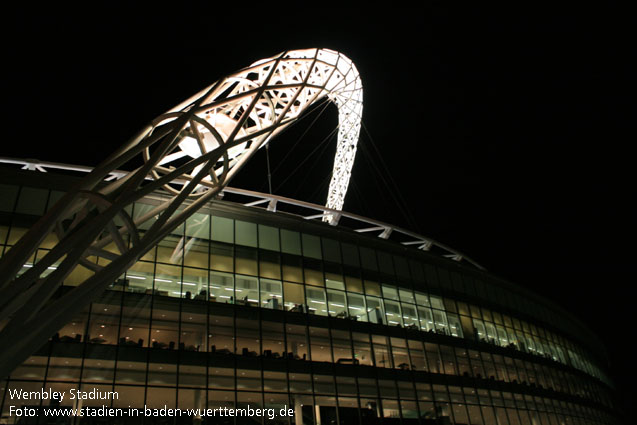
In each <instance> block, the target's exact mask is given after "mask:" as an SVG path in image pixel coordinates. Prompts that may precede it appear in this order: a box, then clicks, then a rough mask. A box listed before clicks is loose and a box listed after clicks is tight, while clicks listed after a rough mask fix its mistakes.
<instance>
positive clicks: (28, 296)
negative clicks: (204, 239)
mask: <svg viewBox="0 0 637 425" xmlns="http://www.w3.org/2000/svg"><path fill="white" fill-rule="evenodd" d="M326 97H327V98H328V100H330V101H332V102H334V103H335V104H336V106H337V107H338V117H339V129H338V138H337V143H338V145H337V152H336V157H335V161H334V169H333V171H332V178H331V182H330V187H329V194H328V199H327V208H328V209H327V210H326V212H325V213H324V216H323V220H324V221H328V222H330V223H331V224H336V222H337V221H338V218H339V211H340V210H341V208H342V206H343V200H344V197H345V193H346V191H347V186H348V183H349V179H350V175H351V170H352V166H353V163H354V157H355V154H356V144H357V141H358V136H359V133H360V126H361V114H362V108H363V107H362V101H363V90H362V84H361V80H360V77H359V74H358V71H357V70H356V67H355V66H354V64H353V63H352V61H351V60H349V59H348V58H347V57H345V56H344V55H342V54H340V53H338V52H335V51H331V50H327V49H308V50H293V51H286V52H283V53H281V54H280V55H277V56H274V57H271V58H268V59H263V60H260V61H258V62H255V63H253V64H252V65H250V66H249V67H247V68H244V69H242V70H240V71H238V72H236V73H234V74H231V75H228V76H226V77H224V78H222V79H220V80H219V81H217V82H216V83H214V84H212V85H211V86H209V87H208V88H206V89H204V90H202V91H201V92H200V93H198V94H196V95H195V96H193V97H191V98H190V99H188V100H186V101H185V102H182V103H181V104H180V105H178V106H176V107H175V108H173V109H171V110H170V111H168V112H166V113H165V114H163V115H161V116H159V117H158V118H156V119H155V120H154V121H152V122H151V123H150V124H149V125H148V126H147V127H146V128H144V129H143V130H142V131H141V132H140V133H139V134H138V135H137V136H135V137H134V138H133V139H131V140H130V141H129V142H128V143H127V144H126V145H125V146H123V147H122V148H120V149H119V150H118V151H117V152H115V153H114V154H112V155H111V156H109V157H108V158H106V159H105V160H104V161H103V163H102V164H101V165H100V166H98V167H97V168H95V169H94V170H93V171H92V172H91V173H90V174H89V175H88V176H87V177H86V178H84V179H83V180H82V181H81V183H80V184H79V185H78V186H77V187H75V188H73V189H71V190H69V192H67V193H66V194H65V196H64V197H63V198H62V199H61V200H60V201H59V202H57V204H56V205H55V206H54V207H53V208H51V209H50V210H49V211H48V212H47V214H46V215H45V216H44V217H42V219H41V220H40V221H39V222H38V223H36V224H35V225H34V226H33V227H32V228H31V229H30V230H29V231H28V232H27V233H26V234H25V235H24V236H23V237H22V239H21V240H20V241H19V242H18V243H17V244H16V245H15V246H14V247H13V248H12V249H11V250H10V251H9V252H8V253H7V254H6V255H5V256H4V257H3V258H2V259H1V260H0V347H2V350H0V377H2V376H5V375H7V374H8V373H9V372H10V371H11V370H13V368H15V367H16V366H17V365H19V364H20V363H21V362H22V361H24V360H25V359H26V358H27V357H28V356H29V355H30V354H31V353H32V352H34V351H35V350H37V349H38V348H39V347H40V346H41V345H42V344H43V343H44V342H45V341H46V340H47V338H49V337H50V336H51V335H52V334H53V333H55V331H56V330H58V329H59V328H60V327H61V326H63V325H64V324H65V323H66V322H68V321H70V320H71V319H72V317H73V316H74V315H76V314H77V313H78V312H79V311H80V310H81V309H83V308H84V307H86V306H87V305H88V304H89V303H90V302H91V300H92V299H93V298H94V297H95V296H97V295H99V294H100V293H101V292H102V291H103V290H104V289H105V288H106V287H107V286H108V285H109V284H111V283H112V282H114V281H115V280H116V279H117V278H118V277H119V276H120V275H121V274H122V273H123V272H124V271H125V270H127V269H128V268H129V267H131V266H132V265H133V264H134V263H135V262H136V261H137V260H138V259H139V258H140V257H141V256H142V255H144V253H146V252H147V251H148V250H150V249H151V248H152V247H154V246H155V245H156V244H157V243H158V242H159V241H161V240H162V239H163V238H164V237H165V236H167V235H168V234H170V232H171V231H172V230H174V229H175V228H176V227H178V226H179V225H180V224H181V223H183V222H184V221H185V220H186V219H187V218H188V217H190V216H191V215H192V214H193V213H194V212H196V211H197V210H198V209H199V208H200V207H201V206H203V205H204V204H205V203H206V202H208V201H209V200H211V199H213V198H214V197H215V196H216V195H217V194H218V193H219V192H220V191H221V190H222V189H223V187H224V186H226V185H227V184H228V182H229V181H230V180H231V179H232V177H233V176H234V175H235V174H236V173H237V172H238V171H239V169H240V168H241V167H242V166H243V165H244V164H245V163H246V162H247V161H248V160H249V159H250V158H251V157H252V155H254V153H255V152H256V151H257V150H258V149H259V148H261V147H263V146H265V144H266V143H267V142H268V141H269V140H271V139H272V138H273V137H274V136H276V135H277V134H278V133H279V132H281V131H282V130H284V129H285V128H286V127H287V126H289V125H290V124H292V123H293V122H294V121H295V120H297V119H298V118H299V116H300V115H301V114H302V113H303V111H305V110H306V109H307V108H308V107H309V106H310V105H312V104H313V103H314V102H316V101H318V100H320V99H324V98H326ZM139 156H141V157H142V158H143V165H142V166H140V167H139V168H137V169H136V170H134V171H132V172H130V173H128V174H126V175H125V176H122V177H121V178H119V179H116V180H112V179H111V181H110V182H109V183H108V184H107V185H104V180H105V179H106V180H109V176H112V175H113V174H112V172H113V171H114V170H117V169H119V168H120V167H122V166H123V165H125V164H127V163H130V162H131V160H133V159H134V158H136V157H139ZM162 187H163V188H164V189H166V190H167V191H168V192H169V193H170V194H171V197H170V198H169V199H167V200H166V201H165V202H164V203H162V204H161V205H158V206H157V207H155V208H154V209H153V210H152V211H150V212H149V213H147V214H146V215H144V216H142V217H138V218H136V219H135V220H133V219H132V218H131V217H130V216H129V215H128V213H127V211H130V206H131V205H132V204H133V203H134V202H135V201H138V200H140V199H141V198H143V197H144V196H146V195H149V194H150V193H152V192H153V191H155V190H157V189H160V188H162ZM141 228H144V229H146V230H145V231H140V229H141ZM51 235H54V239H56V240H57V241H58V242H57V243H56V245H55V246H54V248H53V249H51V250H50V251H49V252H48V253H47V255H46V256H44V257H43V258H42V259H40V260H39V261H37V262H36V263H35V264H33V265H32V266H31V267H30V268H28V270H27V271H26V272H24V273H23V274H19V273H20V270H22V268H23V265H24V264H28V261H29V259H30V258H31V256H32V255H33V253H34V252H35V250H36V249H37V247H38V246H40V244H41V243H42V242H43V241H44V240H45V238H47V237H49V236H51ZM187 243H188V241H182V242H181V243H180V244H178V247H184V248H182V249H185V247H186V246H187ZM97 257H99V258H100V261H99V264H98V263H96V261H95V258H97ZM77 267H85V268H87V269H89V270H90V271H91V273H92V275H91V276H90V277H89V278H87V279H86V280H85V281H84V282H83V283H82V284H80V285H79V286H77V287H75V288H73V289H72V290H71V291H69V292H68V293H66V294H65V295H63V296H61V297H58V298H55V299H53V294H54V293H55V291H56V290H57V289H58V288H59V286H60V284H61V282H63V281H64V279H65V278H66V277H67V276H68V275H69V274H70V273H71V272H72V271H73V270H75V269H76V268H77ZM51 270H53V271H52V272H51Z"/></svg>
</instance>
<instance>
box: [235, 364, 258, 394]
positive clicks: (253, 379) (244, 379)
mask: <svg viewBox="0 0 637 425" xmlns="http://www.w3.org/2000/svg"><path fill="white" fill-rule="evenodd" d="M237 390H259V391H261V390H263V386H262V384H261V371H260V370H251V369H237ZM238 394H244V393H238Z"/></svg>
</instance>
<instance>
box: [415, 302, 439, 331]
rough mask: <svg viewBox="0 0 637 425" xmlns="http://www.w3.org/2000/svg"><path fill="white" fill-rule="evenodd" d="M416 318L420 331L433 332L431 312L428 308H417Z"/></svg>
mask: <svg viewBox="0 0 637 425" xmlns="http://www.w3.org/2000/svg"><path fill="white" fill-rule="evenodd" d="M418 316H419V317H420V329H421V330H423V331H427V332H433V331H434V330H435V326H434V318H433V312H432V311H431V309H430V308H426V307H420V306H419V307H418Z"/></svg>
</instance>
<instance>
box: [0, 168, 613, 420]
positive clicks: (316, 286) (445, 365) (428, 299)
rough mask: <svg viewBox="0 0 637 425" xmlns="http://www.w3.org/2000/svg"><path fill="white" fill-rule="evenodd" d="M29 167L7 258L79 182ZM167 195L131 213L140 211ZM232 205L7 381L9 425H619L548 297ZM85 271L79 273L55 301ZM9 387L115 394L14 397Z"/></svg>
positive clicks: (5, 218)
mask: <svg viewBox="0 0 637 425" xmlns="http://www.w3.org/2000/svg"><path fill="white" fill-rule="evenodd" d="M26 168H29V167H26ZM32 168H35V169H36V170H33V171H28V170H19V169H17V168H15V167H14V166H11V165H7V164H4V165H3V166H2V167H1V168H0V244H1V245H0V253H3V255H4V254H6V252H7V251H8V250H9V249H10V248H11V247H12V245H14V244H15V243H16V241H17V240H18V239H19V238H20V237H21V236H22V235H23V234H24V233H25V232H26V230H27V229H28V228H29V227H30V226H32V225H33V224H34V223H35V222H36V221H37V220H38V218H39V217H40V216H42V215H43V214H44V213H45V212H46V211H47V210H48V209H50V208H51V206H52V205H53V203H54V202H55V201H56V200H58V199H60V198H61V197H62V195H63V194H64V192H65V191H66V190H68V188H69V187H72V186H73V185H74V184H75V183H76V182H77V181H78V179H79V177H77V176H76V175H72V174H73V172H71V171H68V170H66V171H63V170H57V171H56V170H55V169H52V168H51V169H48V172H47V173H42V172H39V171H37V169H41V167H40V168H38V167H32ZM63 168H64V167H63ZM75 169H76V170H77V168H75ZM168 196H169V194H167V193H166V192H165V191H163V190H158V191H155V192H153V193H152V194H150V195H148V196H145V197H144V198H143V199H140V200H139V201H137V202H135V203H134V204H133V205H131V206H130V207H129V208H128V209H127V212H128V214H129V215H130V216H131V217H133V219H135V218H136V217H141V216H143V215H144V214H145V213H146V212H148V211H150V210H152V208H153V206H155V205H158V204H159V203H161V202H162V200H164V199H166V198H167V197H168ZM232 196H233V195H232V193H231V192H230V191H226V192H225V196H224V198H223V199H215V200H212V201H210V202H208V203H207V204H206V205H205V206H204V207H202V208H201V209H200V210H199V211H198V212H197V213H195V214H193V215H192V216H191V217H190V218H189V219H188V220H186V222H185V223H184V224H183V225H181V226H179V227H177V228H176V229H174V230H173V231H172V232H171V234H170V235H168V236H166V237H165V238H163V239H162V241H161V242H160V243H159V244H157V246H156V247H155V248H153V249H152V250H151V251H149V252H148V253H146V254H145V255H144V256H143V257H142V258H141V259H139V261H137V262H136V263H135V264H134V265H132V266H131V267H129V268H128V270H127V271H126V272H125V273H123V274H122V275H121V276H120V277H119V278H118V279H116V280H115V281H113V282H112V283H111V284H110V285H109V287H108V289H107V290H106V291H104V292H103V293H102V294H100V295H99V297H97V298H96V299H95V301H94V302H92V303H91V304H90V306H89V307H88V308H85V309H84V310H83V311H82V312H81V313H80V314H78V315H77V316H76V317H74V318H73V319H72V320H70V321H69V322H68V323H67V324H66V325H65V326H63V327H62V328H61V329H59V331H58V332H57V333H55V334H54V335H51V338H50V340H49V341H48V342H47V343H46V344H44V345H43V346H42V347H41V348H40V349H39V350H37V352H36V353H35V354H33V355H32V356H31V357H29V358H28V359H27V360H26V361H25V362H24V363H23V364H21V365H20V366H18V367H17V368H16V369H15V370H13V371H12V372H11V373H10V375H9V376H4V377H0V403H1V406H2V415H1V418H0V423H37V421H38V420H39V421H40V423H48V422H47V421H49V419H46V418H44V417H39V418H25V417H17V416H15V415H13V416H11V415H9V409H10V406H14V407H33V408H38V409H41V408H42V407H43V406H68V407H75V408H77V407H85V406H94V407H99V406H103V405H106V406H108V407H112V408H128V407H135V408H143V407H144V406H147V407H148V408H162V407H164V406H166V407H167V408H173V409H175V408H180V409H189V408H190V409H192V408H201V409H204V408H211V409H213V408H218V407H228V408H247V406H248V405H249V406H250V407H251V408H254V409H257V408H266V409H276V411H277V412H278V411H279V410H280V409H282V408H284V407H286V408H287V409H292V411H293V415H292V417H277V418H275V419H272V420H271V419H270V418H268V417H267V416H266V417H214V418H211V417H205V416H204V417H197V416H195V417H192V416H187V417H183V416H182V417H171V418H157V417H145V418H138V417H135V418H130V417H110V418H92V417H81V418H71V419H64V420H61V419H57V421H58V422H55V423H60V422H62V423H87V424H89V423H142V422H143V423H211V424H212V423H223V424H233V423H237V424H244V423H245V424H255V423H261V422H263V423H276V424H294V425H301V424H314V425H318V424H344V425H345V424H348V425H349V424H359V423H360V424H445V423H454V424H502V425H504V424H512V425H513V424H516V425H517V424H533V425H535V424H542V425H558V424H560V425H561V424H611V423H615V420H616V418H615V416H614V414H613V401H612V399H613V397H612V384H611V383H610V381H609V379H608V378H607V376H606V374H605V369H606V368H607V362H608V360H607V357H606V354H605V352H604V349H603V348H602V344H601V343H600V342H599V340H598V338H597V337H596V336H595V335H593V334H592V333H591V332H590V331H589V330H587V329H586V328H585V327H584V326H583V325H582V324H581V323H580V322H579V321H578V320H577V319H576V318H574V317H572V316H571V315H569V314H568V313H566V312H565V311H564V310H562V309H561V308H559V307H558V306H556V305H555V304H553V303H552V302H550V301H548V300H546V299H543V298H541V297H539V296H537V295H535V294H534V293H532V292H530V291H528V290H527V289H525V288H522V287H520V286H516V285H514V284H512V283H510V282H507V281H504V280H502V279H500V278H498V277H496V276H493V275H492V274H490V273H488V272H486V271H484V270H481V269H480V268H479V267H476V266H475V265H473V264H471V263H468V262H466V261H462V258H461V256H460V255H447V256H446V257H445V256H444V255H438V254H436V253H435V249H433V248H435V247H429V246H426V247H423V246H416V245H410V244H405V243H401V242H405V240H404V239H403V240H401V239H400V237H399V236H400V235H398V239H396V240H392V238H391V237H388V236H390V233H391V229H392V228H391V227H383V226H378V230H379V231H378V232H376V233H374V232H371V231H370V232H360V231H355V230H361V227H362V226H361V221H354V220H349V221H348V220H341V222H340V224H339V225H338V226H334V225H329V224H328V223H324V222H320V221H317V220H309V219H308V214H302V213H301V212H300V207H299V205H296V206H295V205H289V208H288V209H287V212H285V208H284V207H283V205H282V203H280V204H279V208H267V206H272V203H269V204H268V202H265V201H263V200H266V201H267V199H268V198H267V196H268V195H263V197H262V198H261V199H262V202H249V201H250V200H246V199H247V198H246V197H245V196H244V197H243V198H241V196H240V195H236V194H235V195H234V196H235V198H234V199H235V201H230V200H228V199H229V198H231V197H232ZM252 196H253V198H251V201H254V199H259V198H258V195H254V194H252ZM254 196H257V198H254ZM245 204H250V205H252V206H246V205H245ZM184 205H187V202H186V203H185V204H184ZM306 206H307V204H306ZM315 207H316V208H317V209H320V206H315ZM318 216H320V214H319V215H318ZM318 218H320V217H318ZM370 222H371V220H370ZM388 229H389V230H388ZM144 230H145V228H144V227H143V226H142V228H141V229H140V232H142V233H143V232H144ZM365 230H369V229H365ZM394 233H398V232H394ZM379 234H380V235H381V236H382V237H378V235H379ZM54 238H55V237H54V235H53V234H51V235H49V236H48V237H47V239H45V240H44V241H43V242H42V243H41V245H40V247H39V248H38V250H37V251H36V252H35V254H34V256H33V257H32V258H31V259H30V260H29V261H28V262H27V263H26V264H24V267H23V270H22V272H25V271H27V270H28V268H30V267H32V266H33V264H35V263H37V262H38V260H39V258H41V257H42V256H43V255H44V254H46V252H47V251H48V250H50V249H51V248H52V247H53V246H54V245H55V243H56V242H57V241H56V240H54ZM418 248H421V249H418ZM422 248H425V249H422ZM429 248H432V249H429ZM443 254H444V253H443ZM447 254H448V253H447ZM89 259H90V261H93V262H94V263H95V264H100V262H101V261H104V259H103V258H101V257H97V256H94V257H89ZM458 260H460V261H458ZM49 269H51V271H53V270H55V265H53V266H51V267H49ZM89 273H90V272H89V270H88V269H86V268H83V267H78V268H76V269H75V270H74V271H73V272H72V273H71V274H70V275H69V276H68V277H67V278H66V279H65V280H64V282H63V284H62V285H61V286H60V287H59V288H58V289H57V292H56V297H59V296H62V295H63V294H65V293H66V292H68V291H69V290H70V289H72V288H73V287H74V286H75V285H78V284H79V283H81V282H82V281H84V280H85V279H86V277H87V275H88V274H89ZM0 349H3V348H0ZM16 390H23V391H29V392H38V391H43V390H44V391H56V392H65V393H67V394H70V393H71V390H73V391H85V392H90V391H94V392H95V393H103V394H104V393H109V392H110V393H117V395H118V397H117V398H116V399H113V398H112V397H111V398H110V399H108V400H104V399H99V398H96V397H94V398H93V399H90V398H87V399H83V400H77V399H75V400H71V399H69V398H68V397H67V398H66V399H64V400H62V401H61V402H58V401H55V400H51V399H50V398H49V399H44V400H33V399H31V400H15V399H12V398H11V394H12V391H13V392H15V391H16Z"/></svg>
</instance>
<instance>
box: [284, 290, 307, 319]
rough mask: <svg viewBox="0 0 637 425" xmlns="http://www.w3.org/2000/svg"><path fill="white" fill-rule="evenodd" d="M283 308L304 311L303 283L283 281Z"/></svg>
mask: <svg viewBox="0 0 637 425" xmlns="http://www.w3.org/2000/svg"><path fill="white" fill-rule="evenodd" d="M283 285H284V294H285V302H284V304H285V309H286V310H288V311H295V312H299V313H303V312H305V308H304V306H305V294H304V292H303V285H298V284H296V283H289V282H284V284H283Z"/></svg>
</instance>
